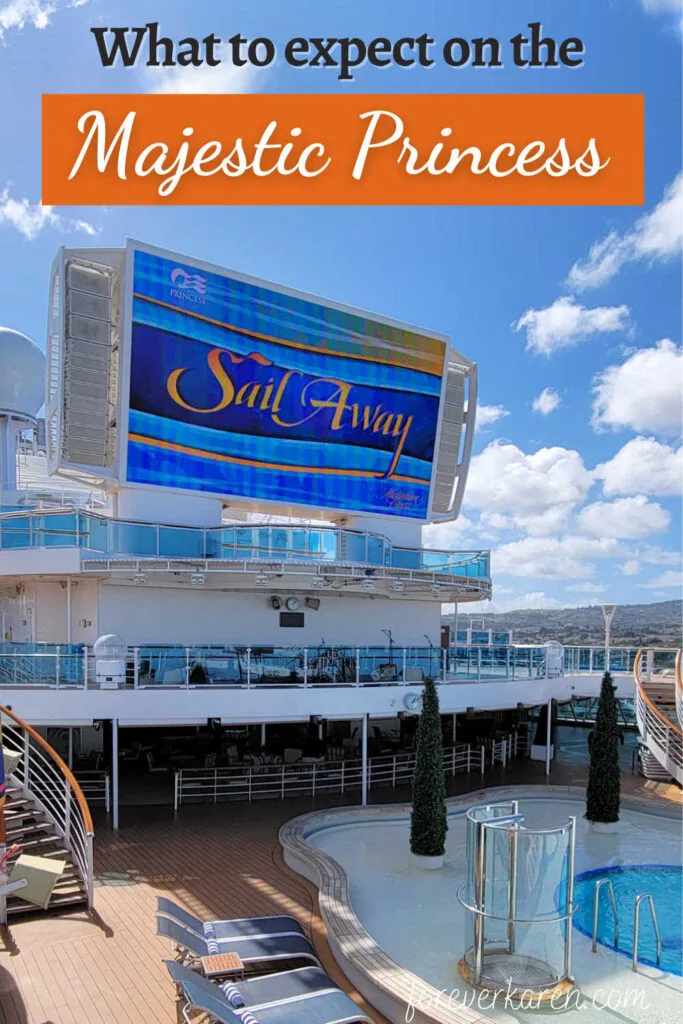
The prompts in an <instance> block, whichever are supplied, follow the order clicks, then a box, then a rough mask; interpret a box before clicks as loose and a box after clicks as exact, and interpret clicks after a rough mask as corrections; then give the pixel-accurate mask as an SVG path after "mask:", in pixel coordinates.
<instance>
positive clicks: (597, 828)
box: [588, 821, 619, 836]
mask: <svg viewBox="0 0 683 1024" xmlns="http://www.w3.org/2000/svg"><path fill="white" fill-rule="evenodd" d="M618 830H619V822H618V821H589V822H588V831H589V832H595V833H597V835H602V836H612V835H614V833H615V832H618Z"/></svg>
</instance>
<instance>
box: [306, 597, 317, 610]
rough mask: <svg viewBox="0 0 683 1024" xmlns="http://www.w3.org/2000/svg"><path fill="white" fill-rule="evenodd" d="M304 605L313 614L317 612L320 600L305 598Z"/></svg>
mask: <svg viewBox="0 0 683 1024" xmlns="http://www.w3.org/2000/svg"><path fill="white" fill-rule="evenodd" d="M304 604H305V605H306V607H307V608H312V609H313V611H314V612H317V610H318V608H319V607H320V598H319V597H306V598H304Z"/></svg>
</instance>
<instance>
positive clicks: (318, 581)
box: [311, 576, 325, 587]
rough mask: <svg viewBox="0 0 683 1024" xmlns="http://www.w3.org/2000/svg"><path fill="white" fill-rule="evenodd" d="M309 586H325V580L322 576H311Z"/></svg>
mask: <svg viewBox="0 0 683 1024" xmlns="http://www.w3.org/2000/svg"><path fill="white" fill-rule="evenodd" d="M311 586H312V587H324V586H325V580H324V579H323V578H322V576H313V577H312V578H311Z"/></svg>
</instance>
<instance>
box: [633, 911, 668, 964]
mask: <svg viewBox="0 0 683 1024" xmlns="http://www.w3.org/2000/svg"><path fill="white" fill-rule="evenodd" d="M643 900H647V902H648V903H649V905H650V913H651V914H652V924H653V925H654V929H655V940H656V942H657V966H658V967H659V964H660V961H661V959H662V937H661V935H660V933H659V925H658V924H657V913H656V911H655V901H654V900H653V899H652V894H651V893H649V892H641V893H640V895H639V896H636V902H635V907H634V910H633V970H634V971H637V970H638V941H639V938H640V936H639V934H638V930H639V927H640V904H641V903H642V902H643Z"/></svg>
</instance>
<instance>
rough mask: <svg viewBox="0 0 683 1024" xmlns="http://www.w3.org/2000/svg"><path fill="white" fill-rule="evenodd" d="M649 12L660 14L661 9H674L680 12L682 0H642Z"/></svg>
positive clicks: (675, 12)
mask: <svg viewBox="0 0 683 1024" xmlns="http://www.w3.org/2000/svg"><path fill="white" fill-rule="evenodd" d="M642 4H643V7H644V8H645V10H646V11H647V13H648V14H659V12H660V11H673V12H674V14H680V11H681V0H642Z"/></svg>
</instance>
